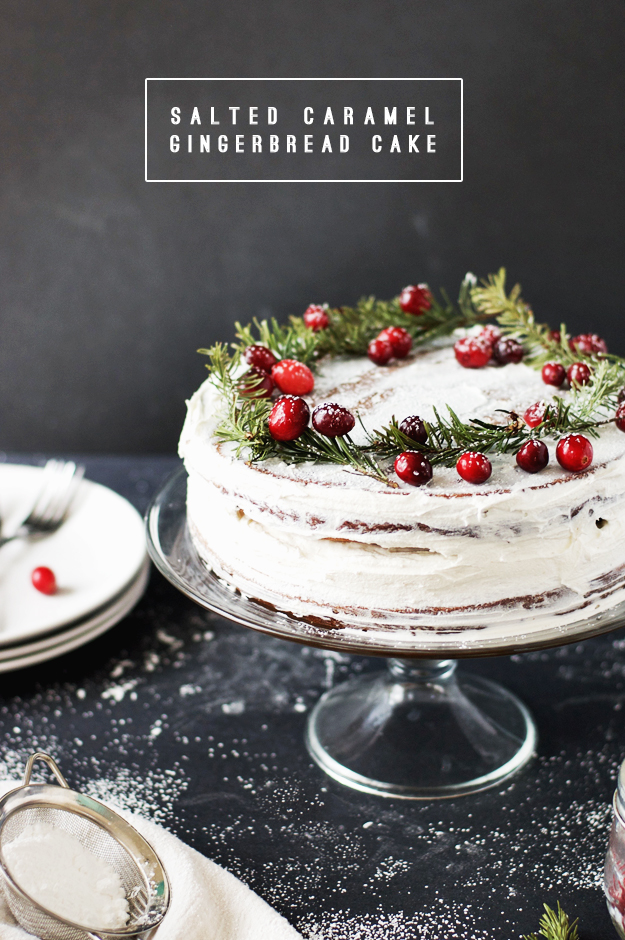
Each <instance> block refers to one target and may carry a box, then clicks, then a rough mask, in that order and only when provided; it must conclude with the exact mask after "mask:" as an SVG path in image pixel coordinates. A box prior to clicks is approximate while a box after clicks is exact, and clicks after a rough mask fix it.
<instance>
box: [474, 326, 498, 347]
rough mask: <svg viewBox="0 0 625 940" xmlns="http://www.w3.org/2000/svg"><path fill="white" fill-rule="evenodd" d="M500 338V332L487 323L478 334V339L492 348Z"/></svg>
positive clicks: (496, 327)
mask: <svg viewBox="0 0 625 940" xmlns="http://www.w3.org/2000/svg"><path fill="white" fill-rule="evenodd" d="M500 337H501V330H500V329H499V327H498V326H495V324H494V323H487V324H486V326H485V327H484V328H483V329H482V332H481V333H480V334H479V338H480V339H483V340H485V341H486V342H487V343H490V345H491V346H493V345H494V344H495V343H496V342H497V340H498V339H499V338H500Z"/></svg>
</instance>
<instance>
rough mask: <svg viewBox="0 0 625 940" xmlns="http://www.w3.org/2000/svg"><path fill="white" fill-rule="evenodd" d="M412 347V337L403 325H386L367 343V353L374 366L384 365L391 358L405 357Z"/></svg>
mask: <svg viewBox="0 0 625 940" xmlns="http://www.w3.org/2000/svg"><path fill="white" fill-rule="evenodd" d="M411 349H412V337H411V335H410V333H409V332H408V330H405V329H404V328H403V326H387V327H386V329H385V330H382V332H381V333H378V335H377V337H376V338H375V339H373V340H371V342H370V343H369V348H368V349H367V355H368V356H369V359H370V360H371V362H375V364H376V366H385V365H386V363H387V362H390V361H391V359H405V358H406V356H407V355H408V353H409V352H410V350H411Z"/></svg>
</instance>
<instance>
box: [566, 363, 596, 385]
mask: <svg viewBox="0 0 625 940" xmlns="http://www.w3.org/2000/svg"><path fill="white" fill-rule="evenodd" d="M591 375H592V371H591V369H590V368H589V366H587V365H586V363H585V362H574V363H573V365H572V366H569V367H568V369H567V370H566V377H567V379H568V380H569V384H570V385H588V383H589V382H590V377H591Z"/></svg>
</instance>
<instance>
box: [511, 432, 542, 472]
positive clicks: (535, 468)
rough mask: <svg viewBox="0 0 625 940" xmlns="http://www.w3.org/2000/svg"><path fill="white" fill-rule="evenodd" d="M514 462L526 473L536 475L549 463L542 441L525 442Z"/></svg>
mask: <svg viewBox="0 0 625 940" xmlns="http://www.w3.org/2000/svg"><path fill="white" fill-rule="evenodd" d="M516 462H517V464H518V466H519V467H520V468H521V470H525V472H526V473H538V472H539V471H540V470H544V469H545V467H546V466H547V464H548V463H549V451H548V450H547V445H546V444H545V443H544V442H543V441H534V440H531V441H527V442H526V443H525V444H523V447H521V449H520V450H519V451H518V453H517V455H516Z"/></svg>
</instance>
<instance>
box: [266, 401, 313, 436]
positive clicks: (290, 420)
mask: <svg viewBox="0 0 625 940" xmlns="http://www.w3.org/2000/svg"><path fill="white" fill-rule="evenodd" d="M309 419H310V409H309V407H308V405H307V404H306V402H305V401H304V399H303V398H297V397H296V396H295V395H283V396H282V398H279V399H278V400H277V402H276V403H275V405H274V406H273V408H272V409H271V414H270V415H269V421H268V424H269V433H270V434H271V436H272V437H273V439H274V440H275V441H294V440H295V438H296V437H299V436H300V434H301V433H302V431H305V430H306V428H307V427H308V421H309Z"/></svg>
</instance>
